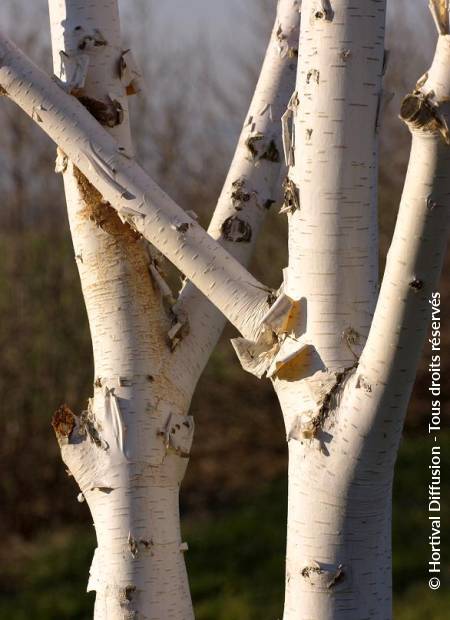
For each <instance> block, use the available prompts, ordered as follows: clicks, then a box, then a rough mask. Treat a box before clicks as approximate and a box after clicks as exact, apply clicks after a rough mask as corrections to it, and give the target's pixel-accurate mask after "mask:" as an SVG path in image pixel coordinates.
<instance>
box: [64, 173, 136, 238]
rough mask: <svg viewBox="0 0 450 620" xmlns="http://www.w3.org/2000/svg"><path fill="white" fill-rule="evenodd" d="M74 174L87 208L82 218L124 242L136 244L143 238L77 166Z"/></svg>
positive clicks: (82, 212)
mask: <svg viewBox="0 0 450 620" xmlns="http://www.w3.org/2000/svg"><path fill="white" fill-rule="evenodd" d="M73 174H74V176H75V179H76V181H77V185H78V189H79V190H80V193H81V195H82V197H83V201H84V203H85V207H84V209H83V210H82V211H81V213H80V215H81V216H82V217H83V216H84V217H86V218H87V219H90V220H91V221H92V222H95V224H96V225H97V226H98V227H99V228H101V229H102V230H104V231H105V232H106V233H108V234H110V235H112V236H115V237H122V238H123V240H124V241H128V242H134V241H136V240H138V239H140V238H141V235H140V233H138V232H137V231H136V230H134V229H133V228H132V227H131V226H130V225H129V224H128V223H127V222H122V220H121V219H120V217H119V216H118V215H117V212H116V211H115V209H113V208H112V206H111V205H110V204H109V203H108V202H104V201H103V197H102V195H101V194H100V192H99V191H98V190H97V189H96V188H95V187H94V186H93V185H92V183H90V182H89V181H88V180H87V178H86V177H85V176H84V174H83V173H82V172H81V170H79V169H78V168H77V167H76V166H74V167H73Z"/></svg>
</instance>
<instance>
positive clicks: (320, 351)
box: [274, 0, 391, 620]
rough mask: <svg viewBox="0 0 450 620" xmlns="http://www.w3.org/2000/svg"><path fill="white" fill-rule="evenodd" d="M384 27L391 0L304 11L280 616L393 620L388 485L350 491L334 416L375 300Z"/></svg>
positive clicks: (277, 381)
mask: <svg viewBox="0 0 450 620" xmlns="http://www.w3.org/2000/svg"><path fill="white" fill-rule="evenodd" d="M384 19H385V2H383V1H382V2H376V3H374V2H370V1H364V2H361V3H359V4H358V5H355V3H353V2H351V0H334V1H333V2H331V3H330V2H317V1H316V0H304V2H303V4H302V24H301V35H300V49H301V56H300V59H299V66H298V74H297V93H298V105H297V107H296V110H295V117H294V127H295V154H294V157H295V162H294V165H293V166H292V167H291V169H290V173H289V178H290V179H291V183H292V186H291V190H292V192H295V194H296V195H297V202H296V204H294V205H292V208H291V209H290V210H289V213H288V218H289V267H288V269H287V273H286V278H285V280H286V281H285V290H286V291H287V293H288V295H290V296H291V297H292V298H294V299H299V300H300V316H299V318H298V320H297V321H296V322H295V324H294V325H293V326H292V328H291V333H289V334H288V335H287V337H286V338H285V340H284V342H283V344H282V345H281V350H282V352H283V356H282V358H281V359H282V361H283V363H282V364H280V369H279V371H278V372H277V373H276V374H275V376H274V386H275V389H276V392H277V394H278V397H279V400H280V404H281V407H282V410H283V416H284V420H285V425H286V434H287V439H288V446H289V505H288V535H287V559H286V599H285V610H284V620H294V619H295V620H300V619H301V618H303V619H305V620H306V619H307V618H308V619H309V618H320V619H321V620H325V619H329V620H331V619H333V620H338V619H339V618H342V619H344V618H345V620H349V619H351V618H354V619H355V620H356V619H358V620H361V619H362V618H380V619H381V618H383V619H386V618H388V617H389V616H390V557H389V552H388V547H389V542H388V541H389V527H390V523H389V510H387V508H386V503H385V502H384V501H382V500H384V498H385V497H386V496H388V495H389V489H390V482H391V480H390V477H389V478H388V479H384V478H383V479H380V480H379V481H376V482H374V483H373V484H370V485H360V486H358V485H352V479H353V475H352V473H351V469H349V465H348V464H349V463H351V464H353V463H354V460H355V459H357V453H356V452H355V449H354V446H355V442H354V437H353V435H354V434H355V433H356V432H357V431H355V430H353V429H352V427H351V426H350V425H345V424H344V423H343V420H342V415H343V414H342V413H341V409H340V406H339V401H340V398H341V394H342V391H343V388H344V385H345V384H346V383H347V380H348V377H349V376H351V374H352V372H353V370H352V367H354V366H355V363H356V361H357V359H358V357H359V354H360V352H361V350H362V347H363V345H364V342H365V340H366V338H367V334H368V332H369V327H370V322H371V318H372V315H373V310H374V307H375V301H376V292H377V262H378V254H377V252H378V248H377V231H376V154H377V153H376V150H377V144H376V142H377V139H376V125H377V110H378V107H379V100H380V96H381V75H382V67H383V58H384ZM356 128H357V129H356Z"/></svg>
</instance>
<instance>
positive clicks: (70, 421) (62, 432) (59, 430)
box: [52, 404, 76, 440]
mask: <svg viewBox="0 0 450 620" xmlns="http://www.w3.org/2000/svg"><path fill="white" fill-rule="evenodd" d="M52 426H53V430H54V431H55V434H56V437H57V438H58V440H61V439H63V440H69V438H70V435H71V434H72V431H73V429H74V428H75V426H76V416H75V414H74V413H73V411H71V409H69V407H68V406H67V405H66V404H64V405H61V406H60V407H58V409H57V410H56V411H55V413H54V414H53V418H52Z"/></svg>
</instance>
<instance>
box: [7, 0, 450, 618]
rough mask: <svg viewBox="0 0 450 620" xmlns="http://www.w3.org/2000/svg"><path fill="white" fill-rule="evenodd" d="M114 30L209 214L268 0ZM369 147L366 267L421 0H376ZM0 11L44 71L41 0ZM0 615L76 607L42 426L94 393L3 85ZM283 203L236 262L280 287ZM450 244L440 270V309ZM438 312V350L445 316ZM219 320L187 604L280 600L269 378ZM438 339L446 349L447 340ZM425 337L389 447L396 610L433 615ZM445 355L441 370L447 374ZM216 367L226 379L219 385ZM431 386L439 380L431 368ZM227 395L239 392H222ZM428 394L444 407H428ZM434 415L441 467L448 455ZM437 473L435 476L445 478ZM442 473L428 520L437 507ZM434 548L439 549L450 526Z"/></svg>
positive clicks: (147, 123) (157, 131) (441, 597)
mask: <svg viewBox="0 0 450 620" xmlns="http://www.w3.org/2000/svg"><path fill="white" fill-rule="evenodd" d="M121 5H122V15H123V31H124V39H125V44H126V47H132V48H133V51H134V52H135V55H136V56H137V57H138V59H139V62H140V65H141V68H142V71H143V73H144V75H145V78H146V84H147V88H146V92H145V93H142V94H140V95H138V96H137V97H134V98H132V99H133V101H132V115H133V118H134V121H135V123H136V121H138V122H139V131H136V132H135V141H136V146H137V150H138V153H139V159H140V161H141V163H142V164H143V166H144V167H145V169H146V170H147V171H148V172H149V173H150V174H151V175H152V176H153V177H154V178H155V179H156V181H157V182H158V183H159V184H160V185H161V186H162V187H163V188H164V189H165V190H166V191H167V192H168V193H169V194H170V195H171V196H173V198H174V199H175V200H177V201H178V203H179V204H180V205H181V206H183V207H184V208H185V209H193V210H195V211H196V212H197V213H198V214H199V218H200V221H201V222H202V223H203V224H204V225H205V226H206V225H207V223H208V220H209V217H210V215H211V213H212V210H213V208H214V205H215V201H216V199H217V196H218V194H219V191H220V188H221V184H222V183H223V181H224V178H225V174H226V171H227V168H228V165H229V162H230V159H231V156H232V153H233V148H234V144H235V142H236V139H237V136H238V133H239V131H240V126H241V123H242V121H243V119H244V116H245V113H246V110H247V106H248V104H249V100H250V97H251V94H252V91H253V88H254V85H255V81H256V78H257V75H258V71H259V67H260V64H261V60H262V57H263V54H264V50H265V46H266V43H267V37H268V33H269V31H270V28H271V24H272V21H273V17H274V12H275V5H276V2H275V0H245V2H243V1H242V0H228V1H227V2H226V3H225V2H223V1H221V0H190V1H189V2H184V0H165V2H163V3H161V2H158V1H157V0H123V1H122V2H121ZM390 5H391V8H390V11H389V29H388V41H387V47H388V48H389V49H390V51H391V54H390V61H389V69H388V72H387V76H386V80H385V88H386V90H387V91H388V92H392V93H394V95H395V96H394V98H393V100H392V101H391V103H390V105H389V106H388V107H387V108H386V110H385V112H384V115H383V126H382V132H381V147H382V148H381V161H380V236H381V248H382V253H381V254H382V256H381V265H380V266H381V268H383V264H384V257H385V254H386V250H387V248H388V245H389V240H390V237H391V234H392V229H393V225H394V222H395V217H396V213H397V207H398V204H399V197H400V192H401V187H402V182H403V177H404V173H405V167H406V163H407V158H408V150H409V135H408V132H407V130H406V129H405V128H404V127H403V126H402V123H401V122H400V121H399V120H398V118H397V113H398V110H399V104H400V101H401V98H402V96H403V95H404V94H405V93H406V92H408V91H409V90H410V89H411V88H412V87H413V85H414V84H415V82H416V80H417V78H418V77H419V76H420V75H422V73H423V72H424V71H425V70H426V69H427V68H428V66H429V62H430V59H431V56H432V52H433V46H434V42H435V39H436V33H435V29H434V25H433V23H432V20H431V18H430V17H429V15H428V11H427V2H426V0H414V2H411V1H410V0H396V2H395V3H393V2H391V3H390ZM0 19H1V20H2V24H3V29H4V30H5V31H6V32H7V34H8V35H9V36H10V37H11V38H12V39H13V40H14V41H15V42H16V43H17V44H19V45H20V46H21V47H22V48H23V49H24V50H25V51H26V52H27V53H28V54H29V55H30V56H31V57H32V58H33V59H34V60H35V62H36V63H37V64H39V65H40V66H42V67H44V68H45V69H46V70H48V71H49V72H50V71H51V60H50V47H49V45H50V43H49V28H48V13H47V7H46V1H45V0H35V1H34V2H33V3H30V2H29V1H28V0H10V1H9V2H8V1H7V2H2V4H1V7H0ZM0 125H1V127H2V131H1V142H0V144H1V147H0V170H1V174H0V196H1V203H2V204H1V208H0V352H1V355H0V403H1V408H2V415H1V418H0V428H1V433H0V470H1V472H2V475H1V478H0V536H1V539H2V544H1V545H0V619H1V620H3V619H4V620H25V619H29V618H33V619H34V620H69V619H70V620H75V619H76V620H88V618H90V617H92V616H91V613H92V612H91V610H92V604H93V595H91V594H89V595H87V594H85V589H86V583H87V575H88V570H89V566H90V562H91V557H92V553H93V549H94V547H95V539H94V532H93V527H92V524H91V520H90V516H89V513H88V509H87V508H86V505H85V504H84V505H82V504H79V503H77V501H76V495H77V493H78V491H77V488H76V487H75V485H74V483H73V481H72V480H70V479H69V478H68V477H67V475H66V474H65V468H64V465H63V463H62V461H61V459H60V455H59V449H58V447H57V444H56V441H55V439H54V435H53V431H52V429H51V427H50V419H51V416H52V413H53V412H54V410H55V409H56V408H57V406H58V405H59V404H61V403H62V402H67V403H69V405H70V407H71V408H72V409H74V410H80V409H81V408H83V407H84V405H85V402H86V399H87V398H88V397H89V396H90V394H91V384H92V376H93V370H92V362H91V347H90V338H89V330H88V324H87V320H86V314H85V309H84V305H83V299H82V296H81V291H80V285H79V281H78V274H77V271H76V266H75V262H74V259H73V250H72V246H71V241H70V235H69V231H68V224H67V217H66V212H65V204H64V197H63V191H62V181H61V177H60V176H56V175H55V174H53V167H54V158H55V152H54V147H53V145H52V144H51V143H50V141H49V140H48V139H47V138H46V137H45V136H44V135H43V133H42V132H40V130H39V129H38V128H35V127H34V126H33V123H32V122H31V121H29V120H28V119H27V118H26V117H25V116H24V115H23V114H22V113H21V112H20V111H19V110H18V109H16V108H15V107H14V106H13V105H12V104H10V102H9V101H8V100H6V98H4V100H2V101H0ZM286 261H287V256H286V219H285V216H282V215H279V214H277V212H276V211H275V210H274V211H273V212H272V213H271V214H270V215H269V222H268V224H267V225H266V228H265V232H264V234H263V235H262V237H261V239H260V241H259V245H258V247H257V251H256V254H255V258H254V260H253V264H252V270H253V271H254V273H255V274H256V275H257V276H258V277H259V278H261V279H262V280H263V281H264V282H266V283H268V284H270V285H273V286H277V285H278V284H279V274H280V270H281V268H282V267H284V266H285V265H286ZM448 275H449V260H447V263H446V269H445V271H444V275H443V278H442V281H441V285H440V291H441V294H442V297H443V317H445V316H448V308H449V305H450V285H449V282H448ZM444 327H447V329H446V331H444V334H443V337H444V343H443V350H444V351H445V350H446V348H447V347H448V344H449V340H450V331H449V329H448V325H447V326H446V325H445V321H444ZM232 335H233V332H232V330H231V329H230V328H227V330H226V333H225V334H224V336H223V338H222V340H221V342H220V345H219V346H218V348H217V349H216V351H215V353H214V355H213V356H212V358H211V361H210V363H209V365H208V367H207V369H206V371H205V373H204V375H203V378H202V379H201V381H200V383H199V386H198V389H197V392H196V395H195V398H194V401H193V405H192V412H193V414H194V415H195V418H196V436H195V440H194V447H193V452H192V458H191V461H190V465H189V468H188V473H187V475H186V478H185V481H184V483H183V488H182V513H183V524H184V525H183V529H184V539H185V540H187V541H188V542H189V548H190V551H189V553H188V554H187V562H188V568H189V573H190V580H191V585H192V593H193V598H194V602H195V607H196V615H197V620H253V619H255V620H256V619H258V620H259V619H266V618H267V619H275V618H279V617H280V616H281V614H282V602H283V579H284V575H283V572H284V568H283V561H284V541H285V534H286V532H285V519H286V515H285V512H286V464H287V455H286V443H285V436H284V427H283V422H282V417H281V413H280V412H279V408H278V404H277V401H276V398H275V396H274V393H273V390H272V388H271V385H270V383H269V382H258V381H257V380H256V379H255V378H254V377H252V376H250V375H248V374H246V373H244V372H243V371H242V370H241V368H240V366H239V365H238V362H237V360H236V358H235V356H234V353H233V351H232V348H231V345H230V344H229V339H230V337H231V336H232ZM447 350H448V349H447ZM429 358H430V350H429V348H427V347H426V348H425V351H424V356H423V363H422V366H421V368H420V370H419V373H418V379H417V383H416V387H415V390H414V396H413V399H412V402H411V405H410V408H409V413H408V418H407V422H406V427H405V433H404V440H403V443H402V448H401V452H400V456H399V461H398V466H397V473H396V483H395V502H394V503H395V507H394V532H393V538H394V587H395V618H398V619H399V620H416V619H417V620H419V619H421V620H422V619H423V618H424V617H425V615H426V616H427V617H429V618H433V619H435V620H444V618H448V616H447V615H446V614H447V613H448V609H449V608H450V589H449V581H450V580H449V574H448V572H447V574H446V577H445V576H444V575H443V576H442V583H443V586H442V588H441V590H440V591H438V592H431V591H430V590H429V589H428V586H427V581H428V577H427V562H428V544H427V543H428V534H429V530H428V521H427V511H426V506H427V499H426V498H427V485H428V475H429V471H428V463H429V445H430V444H429V441H428V438H427V424H428V416H429V411H430V396H429V394H428V391H427V390H428V385H429V383H428V375H427V364H428V362H429ZM448 364H449V358H448V355H447V357H446V359H444V364H443V374H442V376H443V378H445V377H448V376H449V368H448ZM223 386H226V389H223ZM443 388H444V393H443V395H442V402H443V405H444V404H445V403H446V402H448V386H446V385H445V382H444V381H443ZM237 402H239V407H237V406H236V403H237ZM443 411H444V409H443ZM449 439H450V435H449V434H448V433H444V432H443V434H442V445H443V448H445V446H444V443H445V444H446V448H447V449H446V450H445V449H444V450H443V452H444V459H447V462H446V463H445V462H443V469H442V471H443V473H444V472H445V471H446V470H447V471H448V470H449V462H448V460H449V455H450V449H449ZM447 482H448V481H447ZM448 491H449V489H448V486H447V489H446V490H445V489H443V496H444V498H445V497H446V501H447V505H446V507H445V508H444V512H443V514H442V518H443V523H445V518H446V517H447V526H448V523H449V520H448V515H449V512H448V511H449V506H448V501H449V497H450V494H449V492H448ZM443 545H444V547H443V558H444V559H445V558H447V569H446V570H447V571H448V558H450V549H449V543H448V538H447V540H444V541H443Z"/></svg>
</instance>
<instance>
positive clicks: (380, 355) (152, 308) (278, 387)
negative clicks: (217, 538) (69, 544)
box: [0, 0, 450, 620]
mask: <svg viewBox="0 0 450 620" xmlns="http://www.w3.org/2000/svg"><path fill="white" fill-rule="evenodd" d="M430 6H431V9H432V13H433V16H434V18H435V21H436V25H437V28H438V41H437V46H436V53H435V57H434V59H433V60H432V63H431V66H430V69H429V71H428V72H427V73H426V74H425V75H424V76H423V77H422V78H421V79H419V81H418V83H417V85H416V86H415V88H414V89H413V90H412V92H411V93H410V94H408V95H407V96H406V97H405V99H404V101H403V104H402V107H401V111H400V116H401V118H402V120H403V121H404V122H405V123H406V125H407V126H408V128H409V129H410V131H411V134H412V147H411V155H410V163H409V169H408V173H407V176H406V179H405V184H404V190H403V196H402V200H401V204H400V210H399V215H398V220H397V225H396V229H395V233H394V237H393V240H392V245H391V248H390V251H389V256H388V260H387V265H386V269H385V273H384V277H383V282H382V286H381V289H380V291H379V292H378V274H377V263H378V241H377V223H376V222H377V192H376V188H377V160H378V156H377V134H378V128H379V120H380V110H381V109H382V106H383V100H384V97H383V89H382V76H383V73H384V69H385V66H386V58H387V56H386V52H385V49H384V29H385V9H386V2H385V0H361V1H360V2H359V3H355V2H351V1H350V0H303V3H302V7H301V11H302V21H301V28H300V39H299V41H300V43H298V25H299V24H298V22H299V11H300V7H299V3H298V2H296V1H295V0H280V1H279V3H278V9H277V17H276V21H275V25H274V28H273V31H272V35H271V39H270V42H269V46H268V49H267V54H266V58H265V61H264V64H263V67H262V70H261V75H260V78H259V81H258V84H257V86H256V90H255V95H254V98H253V101H252V103H251V106H250V110H249V113H248V115H247V117H246V119H245V122H244V127H243V130H242V134H241V137H240V139H239V143H238V146H237V149H236V153H235V156H234V159H233V162H232V164H231V167H230V171H229V174H228V176H227V179H226V181H225V185H224V188H223V191H222V194H221V196H220V198H219V200H218V204H217V208H216V210H215V213H214V215H213V218H212V220H211V224H210V227H209V229H208V231H204V230H203V229H202V228H201V227H200V226H199V225H198V223H197V222H196V220H195V218H194V217H192V214H189V213H187V212H185V211H183V209H181V208H180V207H179V206H178V205H176V204H175V203H174V202H173V200H171V199H170V198H169V196H168V195H167V194H165V193H164V192H163V190H162V189H160V188H159V187H158V186H157V185H156V184H155V183H154V181H153V180H152V179H151V178H149V176H148V175H147V174H146V173H145V171H144V170H142V168H141V167H140V166H139V165H138V163H137V162H136V161H135V158H134V155H133V147H132V142H131V137H130V132H129V124H128V106H127V96H130V95H132V94H133V93H136V92H138V91H139V90H140V89H141V88H142V84H141V78H140V75H139V71H138V69H137V67H136V65H135V63H134V61H133V56H132V51H130V50H124V49H123V46H122V44H121V40H120V27H119V17H118V11H117V2H116V0H102V1H101V2H100V0H89V2H88V1H87V0H50V1H49V7H50V19H51V33H52V45H53V58H54V67H55V69H54V71H55V76H54V77H53V79H52V78H50V77H49V76H47V75H46V74H45V73H43V72H42V71H41V70H40V69H38V68H37V67H36V66H35V65H34V64H33V63H32V61H30V60H29V59H28V58H26V57H25V56H24V54H23V53H22V52H20V50H19V49H17V47H15V45H14V44H13V43H12V42H10V41H8V40H7V39H6V38H5V37H1V38H0V86H1V88H2V93H3V94H4V95H6V96H8V97H9V98H10V99H11V100H13V101H14V102H15V103H17V105H19V106H20V107H21V108H22V109H23V110H24V111H25V112H26V113H27V114H28V115H29V116H31V117H32V118H33V119H34V120H35V121H36V123H38V124H39V126H40V127H41V128H42V129H43V130H44V131H45V132H46V133H47V134H48V135H49V136H50V137H51V138H52V139H53V140H54V141H55V143H56V144H57V145H58V158H57V171H58V172H61V173H62V175H63V178H64V186H65V192H66V199H67V206H68V213H69V220H70V226H71V232H72V238H73V244H74V253H75V258H76V260H77V264H78V268H79V272H80V278H81V282H82V288H83V294H84V298H85V302H86V307H87V311H88V317H89V322H90V328H91V334H92V341H93V351H94V361H95V377H94V388H93V389H94V395H93V397H92V398H91V399H90V400H89V403H88V406H87V408H86V411H83V412H80V413H77V414H75V413H73V412H72V411H70V409H69V408H68V407H67V406H62V407H61V408H60V409H59V410H58V411H57V412H56V414H55V416H54V419H53V425H54V428H55V432H56V435H57V438H58V441H59V443H60V445H61V451H62V456H63V459H64V462H65V463H66V465H67V467H68V469H69V470H70V472H71V474H72V475H73V476H74V478H75V479H76V481H77V483H78V485H79V486H80V490H81V493H80V496H79V497H80V500H84V499H86V501H87V503H88V504H89V508H90V510H91V513H92V516H93V520H94V523H95V528H96V534H97V541H98V547H97V549H96V552H95V556H94V560H93V564H92V567H91V571H90V579H89V585H88V589H89V590H95V591H96V604H95V618H96V619H97V620H100V619H106V618H107V619H108V620H111V619H112V620H114V619H116V618H117V619H118V620H119V619H123V618H149V619H150V618H151V619H152V620H166V619H168V618H172V619H180V620H181V619H183V620H187V619H189V618H192V617H193V612H192V605H191V600H190V595H189V588H188V583H187V576H186V570H185V565H184V559H183V554H184V552H185V551H186V550H187V544H186V543H185V542H184V541H182V539H181V537H180V527H179V511H178V493H179V486H180V483H181V481H182V478H183V475H184V472H185V469H186V466H187V462H188V457H189V451H190V447H191V442H192V439H193V431H194V420H193V419H192V417H191V416H190V415H189V403H190V399H191V396H192V393H193V390H194V388H195V385H196V382H197V380H198V378H199V376H200V374H201V371H202V369H203V367H204V365H205V364H206V362H207V359H208V357H209V355H210V353H211V351H212V349H213V347H214V345H215V342H216V340H217V337H218V335H219V334H220V331H221V330H222V328H223V325H224V321H225V318H226V319H228V320H229V321H230V322H231V323H232V324H234V325H235V327H236V328H237V329H238V330H239V332H240V334H241V336H240V337H239V338H236V339H234V341H233V346H234V348H235V350H236V353H237V355H238V357H239V359H240V361H241V364H242V366H243V368H244V369H245V370H247V371H249V372H252V373H253V374H255V375H257V376H258V377H260V378H262V377H267V378H268V379H270V380H271V381H272V383H273V386H274V389H275V391H276V393H277V395H278V398H279V401H280V405H281V410H282V414H283V418H284V422H285V427H286V438H287V443H288V449H289V499H288V502H289V506H288V530H287V531H288V535H287V557H286V596H285V610H284V620H300V619H304V620H306V619H310V618H315V619H318V620H331V619H333V620H339V619H342V620H343V619H345V620H349V619H354V620H361V618H378V619H380V620H381V619H383V620H384V619H385V618H390V617H391V616H392V612H391V549H390V520H391V492H392V478H393V471H394V463H395V458H396V454H397V449H398V444H399V440H400V436H401V431H402V426H403V420H404V416H405V413H406V408H407V404H408V400H409V396H410V393H411V388H412V385H413V382H414V376H415V372H416V368H417V363H418V360H419V357H420V352H421V348H422V346H423V343H424V339H425V335H426V329H427V319H428V317H429V315H430V308H431V306H434V307H436V306H438V305H439V297H438V295H437V294H436V293H435V287H436V283H437V279H438V277H439V273H440V270H441V267H442V262H443V256H444V252H445V247H446V242H447V236H448V207H449V191H450V167H449V164H450V161H449V160H450V153H449V148H448V145H449V143H450V138H449V133H448V122H449V118H450V109H449V101H450V71H449V68H450V31H449V16H448V2H447V1H444V0H432V1H431V2H430ZM297 50H298V51H297ZM297 55H298V62H297ZM296 67H297V70H296V71H295V68H296ZM283 160H285V163H286V165H287V167H288V171H287V174H285V172H286V171H285V170H283V168H284V161H283ZM280 174H281V176H282V177H283V178H284V180H283V181H282V183H280ZM280 186H282V188H283V193H284V197H283V206H282V208H281V211H282V212H283V213H285V214H286V215H287V218H288V224H289V264H288V266H287V268H286V269H285V270H284V272H283V276H282V283H281V286H280V288H279V289H278V290H277V291H273V290H270V289H269V288H268V287H266V286H265V285H264V284H263V283H261V282H259V281H258V280H256V279H255V278H254V277H253V276H252V275H251V274H250V273H249V272H248V271H247V269H246V267H245V263H246V262H247V261H248V259H249V256H250V252H251V249H252V247H253V244H254V241H255V239H256V237H257V233H258V230H259V227H260V225H261V223H262V220H263V218H264V214H265V213H266V212H267V209H268V208H269V207H270V206H271V205H273V204H274V203H276V201H277V190H278V189H279V187H280ZM159 253H160V254H162V255H164V256H165V257H167V258H168V259H169V260H170V261H171V262H172V263H173V264H174V265H175V266H176V267H177V268H178V269H179V270H180V271H181V272H182V273H183V274H184V275H185V277H186V281H185V284H184V286H183V288H182V290H181V292H180V293H179V294H178V295H175V294H174V293H173V292H172V291H171V290H170V288H169V286H168V285H167V282H166V281H165V278H164V274H163V273H162V270H161V263H160V258H159V256H160V254H159Z"/></svg>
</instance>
